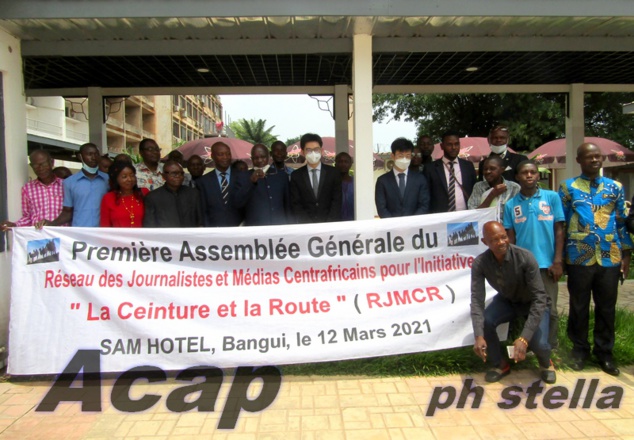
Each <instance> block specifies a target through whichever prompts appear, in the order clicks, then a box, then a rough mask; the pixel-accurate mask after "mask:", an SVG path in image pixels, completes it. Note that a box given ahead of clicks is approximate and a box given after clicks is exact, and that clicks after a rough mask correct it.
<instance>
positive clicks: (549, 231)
mask: <svg viewBox="0 0 634 440" xmlns="http://www.w3.org/2000/svg"><path fill="white" fill-rule="evenodd" d="M563 221H565V217H564V210H563V206H562V204H561V199H560V198H559V194H557V193H556V192H555V191H550V190H545V189H539V188H538V189H537V191H536V192H535V194H533V196H532V197H525V196H524V195H522V193H518V194H517V195H516V196H515V197H513V198H512V199H511V200H509V201H508V202H506V205H505V206H504V228H505V229H513V230H514V231H515V244H516V245H517V246H519V247H522V248H524V249H528V250H529V251H531V252H532V253H533V255H534V256H535V259H536V260H537V264H539V268H540V269H548V268H549V267H550V266H551V265H552V264H553V259H554V258H555V223H556V222H563Z"/></svg>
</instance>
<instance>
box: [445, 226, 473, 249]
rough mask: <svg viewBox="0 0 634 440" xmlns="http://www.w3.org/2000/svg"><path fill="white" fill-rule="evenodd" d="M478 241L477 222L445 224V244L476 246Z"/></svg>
mask: <svg viewBox="0 0 634 440" xmlns="http://www.w3.org/2000/svg"><path fill="white" fill-rule="evenodd" d="M479 242H480V237H479V236H478V222H467V223H448V224H447V246H477V245H478V243H479Z"/></svg>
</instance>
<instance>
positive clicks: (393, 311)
mask: <svg viewBox="0 0 634 440" xmlns="http://www.w3.org/2000/svg"><path fill="white" fill-rule="evenodd" d="M494 216H495V209H487V210H476V211H463V212H458V213H450V214H449V213H447V214H433V215H425V216H416V217H401V218H395V219H385V220H380V221H377V220H368V221H357V222H341V223H324V224H309V225H286V226H271V227H250V228H247V227H244V228H219V229H105V228H104V229H93V228H45V229H44V230H41V231H37V230H35V229H34V228H16V229H15V237H16V240H15V246H14V250H13V262H12V265H13V278H12V279H13V285H12V295H11V325H10V357H9V373H10V374H15V375H20V374H48V373H59V372H61V371H62V370H63V369H64V367H65V366H66V365H67V363H68V362H69V360H70V359H71V358H72V357H73V355H74V354H75V353H76V351H77V350H78V349H99V350H101V353H102V356H101V371H103V372H107V371H123V370H127V369H130V368H133V367H137V366H140V365H153V366H158V367H160V368H162V369H164V370H180V369H183V368H187V367H190V366H195V365H213V366H217V367H221V368H225V367H227V368H228V367H236V366H240V365H250V366H257V365H275V364H290V363H300V362H320V361H333V360H341V359H352V358H361V357H371V356H381V355H391V354H399V353H411V352H420V351H428V350H438V349H443V348H449V347H458V346H464V345H470V344H472V343H473V332H472V327H471V319H470V314H469V303H470V280H471V276H470V275H471V271H470V267H471V263H472V261H473V259H474V257H476V256H477V255H478V254H480V253H481V252H483V251H484V249H485V247H484V246H483V245H482V244H481V243H480V235H481V229H482V225H483V224H484V223H485V222H486V221H489V220H493V219H494Z"/></svg>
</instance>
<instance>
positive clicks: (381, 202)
mask: <svg viewBox="0 0 634 440" xmlns="http://www.w3.org/2000/svg"><path fill="white" fill-rule="evenodd" d="M374 202H375V203H376V210H377V212H378V213H379V217H381V218H389V217H403V216H406V215H419V214H427V213H428V212H429V189H428V188H427V181H426V180H425V177H424V176H423V175H422V174H421V173H419V172H416V171H412V170H409V172H408V173H407V183H406V184H405V195H404V196H403V199H402V200H401V193H400V191H399V189H398V180H397V178H396V176H395V175H394V172H393V171H390V172H388V173H385V174H383V175H382V176H379V178H378V179H377V181H376V189H375V192H374Z"/></svg>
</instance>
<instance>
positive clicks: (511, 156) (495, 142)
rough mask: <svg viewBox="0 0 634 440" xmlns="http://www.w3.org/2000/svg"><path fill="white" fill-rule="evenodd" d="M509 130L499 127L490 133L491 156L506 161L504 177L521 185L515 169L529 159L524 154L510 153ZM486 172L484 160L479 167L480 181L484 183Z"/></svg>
mask: <svg viewBox="0 0 634 440" xmlns="http://www.w3.org/2000/svg"><path fill="white" fill-rule="evenodd" d="M509 139H510V138H509V129H508V128H506V127H504V126H502V125H497V126H495V127H493V128H492V129H491V131H490V132H489V147H490V148H491V154H490V155H489V156H499V157H501V158H502V160H504V173H502V177H504V178H505V179H506V180H511V181H513V182H515V183H519V182H518V181H517V179H516V178H515V171H516V170H515V168H517V166H518V165H519V164H520V162H523V161H525V160H528V157H526V156H524V155H523V154H517V153H512V152H510V151H508V144H509ZM483 172H484V160H481V161H480V165H479V166H478V181H482V179H483V174H482V173H483Z"/></svg>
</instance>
